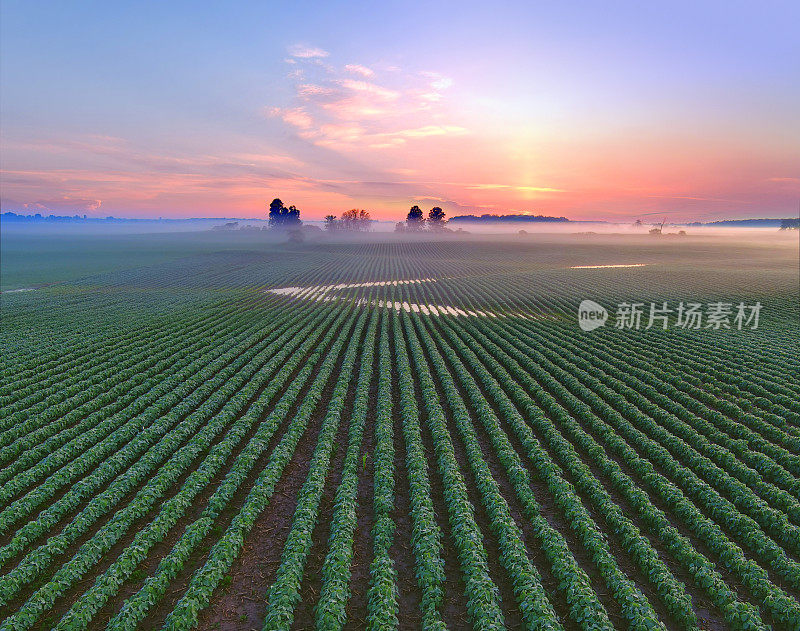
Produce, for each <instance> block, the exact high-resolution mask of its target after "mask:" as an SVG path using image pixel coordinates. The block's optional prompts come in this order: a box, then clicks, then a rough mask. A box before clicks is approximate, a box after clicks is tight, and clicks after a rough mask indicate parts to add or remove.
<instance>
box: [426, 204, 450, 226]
mask: <svg viewBox="0 0 800 631" xmlns="http://www.w3.org/2000/svg"><path fill="white" fill-rule="evenodd" d="M445 223H446V220H445V218H444V211H443V210H442V209H441V208H439V207H438V206H434V207H433V208H431V209H430V210H429V211H428V225H429V226H430V227H431V229H432V230H442V229H444V224H445Z"/></svg>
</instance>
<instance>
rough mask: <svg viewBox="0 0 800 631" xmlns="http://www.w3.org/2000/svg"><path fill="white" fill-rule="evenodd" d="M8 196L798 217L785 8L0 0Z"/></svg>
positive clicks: (5, 202) (167, 204) (144, 212)
mask: <svg viewBox="0 0 800 631" xmlns="http://www.w3.org/2000/svg"><path fill="white" fill-rule="evenodd" d="M1 17H2V20H1V22H0V28H2V33H0V35H2V38H1V39H0V46H1V50H0V52H2V68H1V70H2V74H1V75H0V88H1V92H0V99H2V100H1V101H0V106H1V112H2V165H1V166H2V170H3V174H2V207H3V210H4V211H6V210H11V211H14V212H25V213H27V212H41V213H44V214H50V213H55V214H74V213H79V214H84V213H86V214H88V215H90V216H106V215H115V216H119V217H121V216H129V217H157V216H165V217H166V216H175V217H189V216H194V217H201V216H214V217H222V216H226V217H256V216H260V215H263V213H264V212H265V204H266V203H268V202H269V200H271V199H272V198H273V197H275V196H279V197H281V198H282V199H283V200H284V201H285V202H287V203H293V204H295V205H297V206H298V207H299V208H300V209H301V211H302V215H303V217H304V218H308V219H312V218H321V217H322V216H324V215H326V214H328V213H329V212H333V213H334V214H338V213H339V212H341V211H342V210H346V209H348V208H352V207H359V208H366V209H368V210H370V211H371V212H372V215H373V217H377V218H381V219H400V218H401V217H402V216H403V215H404V214H405V212H406V211H407V209H408V207H409V206H410V205H411V204H414V203H417V204H419V205H421V206H423V208H429V207H430V206H433V205H439V206H442V207H443V208H444V209H445V210H446V211H447V212H448V214H449V215H453V214H464V213H476V212H477V213H483V212H495V213H507V212H514V213H522V212H530V213H533V214H542V213H543V214H551V215H565V216H567V217H570V218H573V219H603V220H614V219H619V220H625V221H627V220H631V219H634V218H637V217H641V218H643V219H646V218H647V217H648V216H649V215H654V214H655V215H658V216H659V217H660V216H665V217H668V218H669V219H672V220H680V221H683V220H701V221H708V220H714V219H720V218H737V217H741V218H744V217H776V216H777V217H780V216H792V215H794V214H796V211H797V204H798V200H800V30H798V24H800V4H798V3H797V2H794V1H792V2H789V1H786V2H769V1H767V2H736V1H733V2H703V1H702V0H701V1H697V0H694V1H686V2H684V1H672V2H653V3H648V2H640V1H636V2H614V1H607V2H599V1H598V2H524V1H520V2H481V3H470V2H426V3H415V2H388V3H387V2H370V3H355V2H352V3H351V2H348V3H344V2H341V3H340V2H331V3H322V2H251V3H242V2H230V3H223V2H213V3H212V2H208V3H203V2H174V1H173V2H166V3H127V2H107V1H105V2H29V1H17V0H4V1H3V3H2V16H1Z"/></svg>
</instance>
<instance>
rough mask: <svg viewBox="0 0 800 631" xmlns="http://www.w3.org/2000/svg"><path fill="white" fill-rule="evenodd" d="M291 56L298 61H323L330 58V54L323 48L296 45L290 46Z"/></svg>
mask: <svg viewBox="0 0 800 631" xmlns="http://www.w3.org/2000/svg"><path fill="white" fill-rule="evenodd" d="M289 54H290V55H291V56H292V57H295V58H297V59H323V58H325V57H328V56H329V55H330V53H329V52H328V51H327V50H322V49H321V48H315V47H313V46H305V45H304V44H294V45H292V46H289Z"/></svg>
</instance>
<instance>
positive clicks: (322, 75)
mask: <svg viewBox="0 0 800 631" xmlns="http://www.w3.org/2000/svg"><path fill="white" fill-rule="evenodd" d="M309 50H317V49H313V48H310V47H303V48H302V50H301V49H297V50H293V61H295V62H299V63H300V64H301V68H300V69H298V70H300V72H298V70H296V71H295V73H296V74H297V75H298V76H302V77H305V76H306V75H305V74H304V73H303V72H302V68H308V70H309V72H310V73H311V75H313V76H314V77H315V78H314V80H313V81H310V80H304V81H298V83H297V84H296V85H295V97H294V101H295V102H294V103H293V104H292V105H290V106H286V107H270V108H268V109H267V110H266V111H267V113H268V114H269V115H270V116H272V117H279V118H281V119H282V120H283V121H284V122H285V123H286V124H287V125H289V126H290V127H292V128H294V129H295V130H296V133H297V135H298V136H299V137H300V138H301V139H304V140H307V141H309V142H311V143H313V144H314V145H316V146H319V147H324V148H326V149H331V150H334V151H341V152H352V151H354V150H361V151H382V150H387V149H393V148H397V147H402V146H404V145H406V144H407V143H408V142H418V141H421V140H424V139H426V138H430V137H434V136H438V137H442V136H462V135H465V134H468V133H469V130H468V129H467V128H466V127H465V126H464V125H461V124H457V123H456V122H455V121H453V120H449V119H451V117H452V115H451V111H450V109H449V108H447V107H446V106H445V103H444V102H443V101H444V96H445V93H446V91H447V90H448V89H449V88H450V87H451V86H452V84H453V82H452V80H451V79H450V78H448V77H445V76H444V75H442V74H440V73H436V72H427V71H426V72H422V73H403V72H402V71H400V69H395V70H394V71H392V72H390V73H389V75H388V76H379V75H378V74H377V73H376V72H375V71H374V70H373V69H372V68H370V67H368V66H365V65H362V64H346V65H344V66H342V67H341V68H337V67H335V66H332V65H329V64H324V65H320V64H319V63H317V61H318V57H319V56H318V55H311V54H306V53H307V52H308V51H309ZM323 52H324V51H323ZM300 53H303V54H300ZM303 59H305V60H306V65H305V66H302V64H303V61H302V60H303ZM384 72H386V71H384ZM353 75H356V76H357V77H358V78H354V76H353Z"/></svg>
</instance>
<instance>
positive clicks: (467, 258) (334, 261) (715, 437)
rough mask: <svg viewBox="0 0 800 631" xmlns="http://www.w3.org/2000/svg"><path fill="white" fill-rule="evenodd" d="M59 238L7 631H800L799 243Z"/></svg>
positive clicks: (43, 250)
mask: <svg viewBox="0 0 800 631" xmlns="http://www.w3.org/2000/svg"><path fill="white" fill-rule="evenodd" d="M18 238H19V239H22V237H18ZM25 238H26V239H28V240H27V241H24V240H23V241H16V242H15V241H14V237H8V239H5V238H4V241H3V247H4V259H5V260H4V262H3V277H2V287H3V290H4V293H3V294H2V296H0V301H1V302H0V306H1V307H2V322H1V323H2V346H0V352H1V353H2V370H1V372H0V404H1V405H2V414H1V415H0V428H1V429H2V433H1V434H0V620H2V623H0V629H2V630H7V629H8V630H10V629H14V630H16V629H60V630H75V629H109V630H114V631H121V630H124V629H148V630H149V629H162V628H163V629H171V630H177V629H190V628H200V629H223V630H226V629H242V630H244V629H262V628H263V629H314V628H317V629H325V630H328V629H331V630H339V629H371V630H376V631H377V630H383V629H395V628H400V629H445V628H448V629H467V628H475V629H482V630H487V629H503V628H507V629H565V630H573V629H576V630H587V631H588V630H598V629H631V630H639V629H669V630H682V629H686V630H689V629H716V630H722V629H748V630H750V629H768V628H774V629H782V630H794V631H796V630H797V629H800V370H799V369H800V364H799V363H798V357H800V342H799V341H798V330H800V329H799V324H800V322H799V320H798V299H799V298H800V296H799V295H798V251H797V240H796V235H795V238H794V239H792V238H791V237H787V236H786V235H779V234H778V233H777V231H775V234H773V235H768V237H763V238H761V239H755V238H753V239H750V240H747V239H743V240H734V239H733V238H732V237H723V236H720V237H718V238H711V237H709V238H703V239H701V238H695V237H692V236H689V237H686V238H683V239H681V238H677V237H676V238H674V239H669V238H666V237H663V238H651V237H649V236H641V237H621V236H619V237H615V236H606V237H599V236H596V237H592V236H575V235H573V236H570V235H564V236H561V237H553V238H545V237H543V236H536V235H528V236H515V237H513V238H511V237H509V238H505V239H501V238H499V237H489V236H486V237H477V236H474V237H471V238H468V239H465V240H460V241H456V240H454V239H447V238H442V239H440V240H438V241H436V240H425V239H424V238H419V239H416V240H415V239H409V240H407V241H401V240H399V239H398V238H395V237H393V236H392V235H385V236H382V235H372V236H368V237H365V238H364V239H361V240H354V241H351V242H346V241H342V242H333V241H329V242H319V243H300V244H285V243H271V242H267V241H266V240H265V239H264V238H263V237H262V236H260V235H259V234H255V235H248V236H245V235H241V236H240V235H235V234H234V235H229V234H211V233H197V234H165V235H158V236H152V235H151V236H144V235H142V236H131V235H128V236H124V237H122V236H120V237H114V239H116V240H114V239H111V240H109V239H104V238H102V237H99V236H97V237H82V238H81V239H77V238H76V237H70V236H66V237H63V239H62V240H61V241H59V240H58V239H55V238H53V237H51V238H49V240H39V241H36V240H35V239H33V237H25ZM70 240H72V241H70ZM48 243H49V244H50V245H48ZM601 265H611V266H621V265H628V266H631V267H595V266H601ZM634 265H635V266H636V267H632V266H634ZM586 266H588V267H586ZM8 290H12V291H8ZM19 290H27V291H19ZM583 300H592V301H594V302H596V303H598V304H599V305H600V306H602V307H605V308H606V309H607V311H608V320H607V322H606V324H605V326H602V327H599V328H596V329H595V330H592V331H583V330H581V328H580V327H579V322H578V307H579V304H580V303H581V302H582V301H583ZM621 303H627V304H631V303H640V304H642V305H644V307H643V309H644V310H643V312H642V316H641V326H639V327H636V326H633V325H631V326H623V327H621V328H620V327H618V326H617V324H618V323H622V324H624V320H622V321H621V320H619V319H618V318H616V316H617V312H618V305H619V304H621ZM651 303H652V304H655V305H657V306H659V307H662V306H664V303H667V304H666V306H667V308H669V309H671V310H673V313H672V314H671V315H670V316H668V319H667V320H666V321H665V322H664V324H666V325H667V328H666V329H665V328H663V326H662V324H661V321H656V323H655V324H654V325H653V326H650V327H649V328H647V325H648V324H649V323H650V319H649V315H650V305H651ZM680 303H685V304H688V303H697V304H699V305H702V307H703V310H704V311H703V313H704V315H705V317H706V318H707V319H706V320H703V321H702V322H701V323H700V326H699V327H698V328H694V327H682V326H678V325H677V323H676V317H677V313H676V312H677V308H678V306H679V305H680ZM720 303H722V304H724V305H731V307H730V308H731V309H732V312H731V313H730V314H729V317H727V318H726V319H724V321H723V320H719V319H718V321H717V324H718V325H719V326H717V325H715V324H714V319H713V318H711V317H710V316H709V315H708V311H709V309H711V308H710V307H709V305H715V304H720ZM740 303H741V304H743V305H746V306H752V305H756V304H759V305H760V307H761V310H760V312H759V320H758V323H757V326H755V327H754V326H753V324H754V322H753V321H752V320H751V321H750V322H749V323H747V322H742V321H741V320H739V321H737V320H736V314H737V306H738V305H739V304H740ZM670 318H671V319H670ZM629 324H631V323H629Z"/></svg>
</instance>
